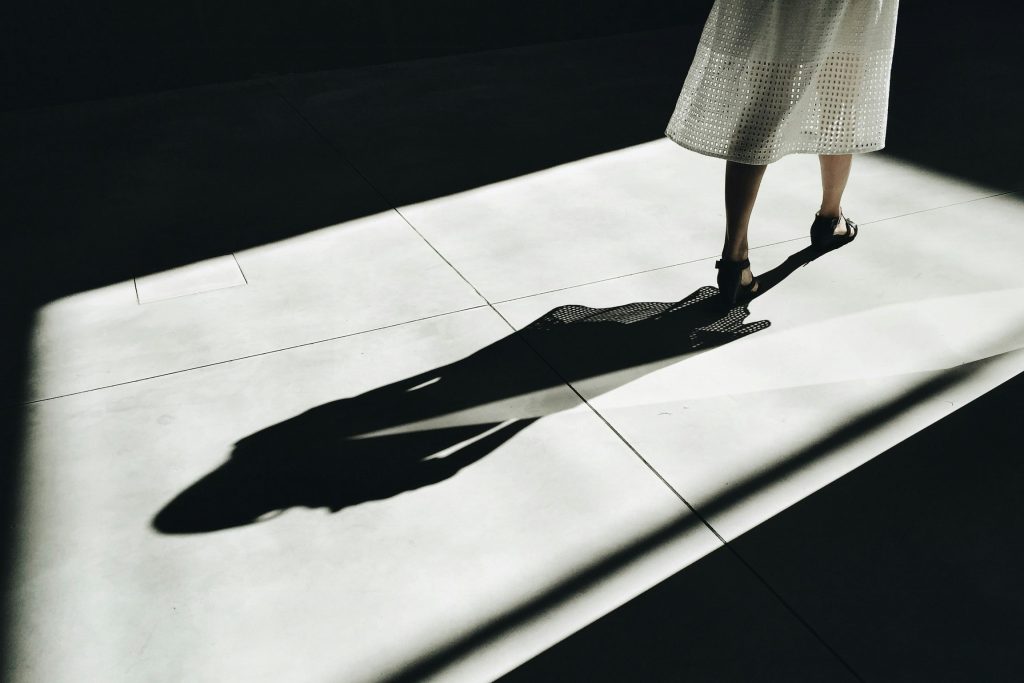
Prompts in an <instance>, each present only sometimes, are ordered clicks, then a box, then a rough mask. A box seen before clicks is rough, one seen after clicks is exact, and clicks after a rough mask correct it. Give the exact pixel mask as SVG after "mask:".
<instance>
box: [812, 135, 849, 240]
mask: <svg viewBox="0 0 1024 683" xmlns="http://www.w3.org/2000/svg"><path fill="white" fill-rule="evenodd" d="M818 161H819V162H820V163H821V208H820V209H819V210H818V214H819V215H821V216H828V217H831V218H837V217H839V216H841V215H842V208H840V206H839V203H840V201H841V200H842V198H843V190H845V189H846V181H847V180H848V179H849V177H850V166H851V165H852V164H853V155H852V154H819V155H818ZM845 232H846V225H845V224H844V223H843V221H839V224H838V225H836V234H844V233H845Z"/></svg>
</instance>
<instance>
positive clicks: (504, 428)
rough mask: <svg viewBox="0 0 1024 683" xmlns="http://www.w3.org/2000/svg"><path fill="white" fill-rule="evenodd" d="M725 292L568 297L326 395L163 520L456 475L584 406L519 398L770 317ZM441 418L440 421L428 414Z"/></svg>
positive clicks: (247, 515)
mask: <svg viewBox="0 0 1024 683" xmlns="http://www.w3.org/2000/svg"><path fill="white" fill-rule="evenodd" d="M717 295H718V290H717V289H715V288H714V287H702V288H700V289H698V290H697V291H695V292H694V293H693V294H691V295H690V296H688V297H686V298H685V299H683V300H681V301H678V302H639V303H632V304H626V305H622V306H615V307H612V308H602V309H595V308H589V307H586V306H576V305H568V306H561V307H559V308H556V309H554V310H552V311H550V312H548V313H547V314H545V315H544V316H542V317H541V318H539V319H537V320H536V321H534V322H533V323H531V324H530V325H528V326H527V327H526V328H524V329H523V330H522V331H521V332H517V333H514V334H512V335H508V336H507V337H505V338H503V339H500V340H498V341H496V342H494V343H493V344H490V345H488V346H486V347H484V348H482V349H480V350H479V351H476V352H475V353H473V354H471V355H469V356H467V357H465V358H462V359H460V360H458V361H455V362H453V363H450V364H448V365H445V366H441V367H438V368H436V369H434V370H431V371H429V372H425V373H421V374H419V375H415V376H412V377H409V378H406V379H404V380H401V381H398V382H393V383H391V384H388V385H385V386H381V387H378V388H376V389H372V390H370V391H367V392H365V393H363V394H360V395H359V396H355V397H352V398H345V399H340V400H337V401H332V402H330V403H325V404H323V405H319V406H316V407H314V408H312V409H310V410H307V411H306V412H304V413H301V414H299V415H297V416H295V417H292V418H290V419H288V420H285V421H283V422H280V423H277V424H275V425H272V426H270V427H267V428H266V429H262V430H260V431H258V432H256V433H254V434H251V435H249V436H247V437H245V438H243V439H241V440H240V441H238V442H237V443H236V444H235V447H234V449H233V451H232V453H231V456H230V458H228V460H227V461H226V462H224V463H223V464H221V465H220V466H219V467H217V468H216V469H215V470H213V471H212V472H210V473H208V474H207V475H205V476H204V477H202V478H201V479H199V480H198V481H197V482H195V483H194V484H192V485H191V486H189V487H188V488H187V489H185V490H184V491H182V492H181V493H180V494H178V495H177V496H176V497H175V498H174V499H173V500H171V501H170V502H169V503H168V504H167V505H166V506H165V507H164V508H163V509H162V510H161V511H160V512H159V513H158V514H157V515H156V517H155V518H154V519H153V522H152V524H153V527H154V528H155V529H156V530H157V531H160V532H162V533H166V534H183V533H200V532H209V531H216V530H220V529H228V528H232V527H239V526H243V525H247V524H253V523H257V522H262V521H267V520H268V519H270V518H272V517H274V516H276V515H277V514H279V513H280V512H282V511H284V510H287V509H289V508H292V507H306V508H326V509H327V510H329V511H332V512H334V511H338V510H341V509H342V508H345V507H348V506H351V505H356V504H359V503H362V502H366V501H370V500H381V499H385V498H390V497H392V496H395V495H398V494H400V493H402V492H405V491H411V490H415V489H418V488H421V487H424V486H429V485H432V484H436V483H438V482H441V481H444V480H445V479H448V478H449V477H451V476H453V475H454V474H456V473H457V472H459V471H460V470H461V469H463V468H464V467H466V466H468V465H470V464H472V463H474V462H476V461H477V460H479V459H480V458H482V457H484V456H485V455H487V454H488V453H490V452H492V451H493V450H494V449H496V448H498V447H499V446H500V445H501V444H503V443H504V442H506V441H507V440H509V439H510V438H512V437H513V436H514V435H515V434H516V433H518V432H519V431H521V430H522V429H524V428H526V427H527V426H529V425H530V424H531V423H533V422H534V421H536V420H537V419H540V418H541V417H543V416H544V415H547V414H550V413H553V412H557V411H560V410H564V409H566V408H570V407H573V406H575V405H578V399H577V398H576V397H575V395H574V394H572V393H571V392H568V391H561V390H556V391H550V392H548V393H546V394H544V397H545V398H544V399H543V400H541V401H537V400H533V401H528V400H517V399H519V398H523V397H527V395H534V396H536V392H539V391H543V390H551V389H553V388H556V387H561V386H562V385H563V384H564V382H566V381H569V382H573V381H577V380H581V379H585V378H587V377H592V376H596V375H605V374H608V373H612V372H617V373H619V374H617V375H615V377H616V380H615V381H616V382H621V383H624V382H628V381H630V380H631V379H633V378H634V377H633V375H635V376H640V375H642V374H645V373H647V372H650V371H651V370H652V369H653V366H652V363H654V362H655V361H665V362H676V361H677V360H678V359H680V358H682V357H683V356H685V355H687V354H690V353H694V352H698V351H700V350H703V349H706V348H709V347H713V346H717V345H719V344H723V343H727V342H729V341H732V340H735V339H739V338H740V337H743V336H747V335H749V334H751V333H753V332H756V331H758V330H761V329H764V328H766V327H768V325H769V323H768V321H759V322H755V323H749V324H744V322H743V321H744V319H745V318H746V317H747V316H749V314H750V313H749V311H748V310H747V309H746V308H745V307H737V308H734V309H732V310H731V311H728V312H726V313H725V314H724V315H723V312H722V309H721V307H720V305H719V303H718V300H717ZM524 341H525V342H526V343H527V344H528V345H529V347H531V348H532V351H533V352H531V350H530V348H527V347H525V346H524V345H523V342H524ZM534 352H535V353H534ZM536 354H539V355H540V356H542V357H543V358H544V359H545V360H547V361H548V363H550V364H551V366H552V367H554V368H557V374H556V372H552V371H551V369H549V367H548V366H547V365H545V364H544V363H542V362H539V360H538V358H537V355H536ZM624 370H625V371H626V372H623V371H624ZM630 371H632V373H633V375H631V374H630ZM538 406H539V407H538ZM470 409H473V410H474V413H473V415H472V416H471V417H469V418H467V417H466V412H465V411H467V410H470ZM538 413H539V414H538ZM459 414H461V416H462V417H459ZM428 419H434V422H432V423H431V425H430V426H429V427H428V428H417V427H416V426H415V423H418V422H422V421H424V420H428ZM409 425H413V426H412V427H409ZM382 432H383V433H382Z"/></svg>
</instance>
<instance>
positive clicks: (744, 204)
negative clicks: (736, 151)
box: [722, 161, 768, 284]
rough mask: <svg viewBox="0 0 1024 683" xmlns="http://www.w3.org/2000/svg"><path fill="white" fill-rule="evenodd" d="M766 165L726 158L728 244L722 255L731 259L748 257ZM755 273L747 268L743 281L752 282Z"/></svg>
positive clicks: (743, 282)
mask: <svg viewBox="0 0 1024 683" xmlns="http://www.w3.org/2000/svg"><path fill="white" fill-rule="evenodd" d="M766 168H768V167H767V166H762V165H754V164H741V163H737V162H735V161H727V162H725V245H724V246H723V247H722V258H723V259H725V260H727V261H742V260H743V259H745V258H747V227H748V226H749V223H750V213H751V211H753V210H754V200H755V199H757V190H758V188H760V187H761V178H762V177H764V171H765V169H766ZM752 277H753V276H752V275H751V274H750V269H749V268H748V269H747V270H744V271H743V277H742V279H741V280H740V282H741V283H742V284H748V283H749V282H750V281H751V279H752Z"/></svg>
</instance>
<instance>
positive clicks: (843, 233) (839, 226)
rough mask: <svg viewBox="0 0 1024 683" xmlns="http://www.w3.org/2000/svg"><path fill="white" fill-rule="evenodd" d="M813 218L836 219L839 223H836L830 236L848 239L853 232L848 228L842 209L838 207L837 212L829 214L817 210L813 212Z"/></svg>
mask: <svg viewBox="0 0 1024 683" xmlns="http://www.w3.org/2000/svg"><path fill="white" fill-rule="evenodd" d="M814 217H815V218H838V219H839V221H838V222H837V223H836V228H835V230H833V231H832V234H833V235H836V236H837V237H848V236H849V235H851V234H852V232H853V230H852V228H850V226H849V225H848V224H847V223H846V216H844V215H843V209H842V207H840V208H839V210H838V211H829V212H825V211H822V210H820V209H819V210H818V211H817V212H815V214H814ZM851 222H852V221H851Z"/></svg>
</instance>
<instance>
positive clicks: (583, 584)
mask: <svg viewBox="0 0 1024 683" xmlns="http://www.w3.org/2000/svg"><path fill="white" fill-rule="evenodd" d="M1011 353H1014V351H1006V352H1001V353H998V354H995V355H993V356H989V357H987V358H983V359H979V360H975V361H971V362H968V363H964V364H963V365H959V366H957V367H954V368H949V369H948V370H946V371H944V372H942V373H941V374H939V375H937V376H935V377H932V378H929V379H927V380H925V381H923V382H920V383H919V384H918V385H917V386H915V387H912V388H911V389H908V390H907V391H905V392H904V393H903V394H902V395H901V396H899V397H897V398H894V399H892V400H891V401H889V402H887V403H886V404H884V405H881V406H878V407H876V408H873V409H871V410H869V411H865V412H864V413H862V414H861V415H859V416H856V417H853V418H851V419H850V420H849V421H848V422H847V424H846V425H844V426H843V427H841V428H840V429H838V430H837V431H836V432H835V433H833V434H831V435H829V436H827V437H825V438H823V439H821V440H819V441H817V442H815V443H813V444H811V445H809V446H807V447H806V448H803V449H801V450H800V451H797V452H796V453H793V454H792V455H790V456H789V457H788V458H786V459H784V460H782V461H780V462H778V463H776V464H775V465H774V466H772V467H770V468H768V469H766V470H763V471H761V472H760V473H758V474H756V475H754V476H751V477H748V478H747V479H745V480H743V481H741V482H740V483H738V484H737V485H736V486H734V487H732V488H731V489H730V490H728V491H726V492H723V493H720V494H718V495H717V496H715V497H714V498H712V499H711V500H709V501H708V502H707V503H705V504H703V505H702V506H701V508H700V510H694V508H693V507H692V506H690V505H689V503H686V504H687V506H688V507H690V509H691V510H694V512H695V514H694V515H686V516H685V517H682V518H679V519H676V520H673V521H671V522H668V523H666V524H662V525H660V526H659V527H656V528H655V529H652V530H651V531H650V532H648V533H647V534H644V535H643V536H641V537H639V538H637V539H635V540H634V541H632V542H631V543H629V544H628V545H626V546H624V547H622V548H620V549H619V550H616V551H615V552H613V553H611V554H609V555H607V556H605V557H603V558H601V559H599V560H597V561H594V562H592V563H591V564H589V565H587V566H585V567H582V568H581V569H580V570H579V571H577V572H575V573H574V574H572V575H571V576H568V577H566V578H564V579H562V580H561V581H559V582H558V583H555V584H554V585H552V586H550V587H548V588H547V589H544V590H543V591H542V592H540V593H538V594H536V595H535V596H533V597H532V598H530V599H528V600H526V601H525V602H523V603H522V604H521V605H519V606H518V607H516V608H515V609H512V610H510V611H508V612H506V613H504V614H501V615H499V616H497V617H495V618H493V619H491V620H490V621H488V622H486V623H483V624H481V625H480V626H479V627H477V628H476V629H474V630H473V631H471V632H469V633H467V634H466V635H465V636H463V637H462V638H460V639H459V640H456V641H454V642H451V643H449V644H447V645H445V646H443V647H441V648H439V649H437V650H435V651H433V652H430V653H429V654H426V655H423V656H421V657H418V658H415V659H412V660H411V661H409V662H408V663H406V664H404V665H401V666H400V667H396V669H395V670H394V671H393V672H392V673H390V674H388V675H387V676H385V677H384V678H382V679H381V680H386V681H389V682H390V683H411V682H412V681H421V680H423V679H426V678H429V677H430V676H433V675H436V674H438V673H440V672H441V671H443V670H444V669H445V668H447V667H448V666H449V665H451V664H453V663H455V662H456V661H458V660H459V659H461V658H463V657H465V656H467V655H469V654H470V653H472V652H473V651H474V650H477V649H479V648H480V647H482V646H484V645H486V644H487V643H488V642H491V641H493V640H495V639H497V638H499V637H501V636H502V635H503V634H505V633H507V632H509V631H511V630H512V629H514V628H516V627H517V626H519V625H521V624H523V623H525V622H528V621H530V620H531V619H533V618H535V617H538V616H540V615H541V614H543V613H544V612H546V611H548V610H550V609H552V608H554V607H557V606H558V605H559V604H562V603H564V602H566V601H568V600H570V599H572V598H573V597H575V596H576V595H578V594H579V593H581V592H583V591H585V590H588V589H590V588H592V587H594V586H596V585H597V584H598V583H599V582H600V581H602V580H603V579H604V578H605V577H607V576H609V575H610V574H612V573H614V572H616V571H619V570H621V569H624V568H625V567H626V566H628V565H629V564H630V563H631V562H633V561H634V560H636V559H637V558H639V557H641V556H643V555H646V554H649V553H651V552H654V551H655V550H657V549H659V548H661V547H663V546H665V545H666V544H668V543H669V542H671V541H672V540H674V539H676V538H678V537H679V536H681V535H682V534H685V533H687V532H689V531H692V530H693V529H695V528H697V527H698V526H701V525H705V526H707V528H709V529H710V530H711V531H712V532H713V533H715V535H716V536H719V538H721V536H720V535H719V534H718V532H717V531H715V530H714V528H713V527H712V526H711V525H710V523H709V522H707V521H706V520H707V519H708V518H711V517H713V516H714V515H716V514H720V513H721V512H723V511H724V510H727V509H728V508H730V507H731V506H734V505H736V504H737V503H739V502H741V501H742V500H744V499H746V498H748V497H749V496H751V495H752V494H754V493H756V492H757V491H758V490H760V489H762V488H764V487H765V486H767V485H769V484H771V483H772V482H774V481H776V480H779V479H782V478H784V477H786V476H787V475H789V474H792V473H793V472H796V471H797V470H799V469H801V468H802V467H804V466H805V465H807V464H809V463H811V462H814V461H815V460H818V459H820V458H822V457H823V456H824V455H826V454H827V453H829V452H830V451H832V450H834V449H836V448H839V447H840V446H842V445H844V444H846V443H849V442H850V441H852V440H853V439H854V438H856V437H858V436H860V435H862V434H864V433H867V432H870V431H872V430H874V429H877V428H879V427H881V426H882V425H884V424H886V423H887V422H888V421H890V420H892V419H894V418H896V417H897V416H899V415H901V414H903V413H905V412H907V411H908V410H910V409H911V408H913V407H914V406H915V405H917V404H918V403H921V402H922V401H924V400H927V399H929V398H932V397H934V396H936V395H937V394H939V393H940V392H941V391H943V390H945V389H947V388H950V387H952V386H955V385H957V384H959V383H962V382H963V381H965V380H967V379H968V378H970V377H971V376H973V375H974V374H976V373H977V372H978V371H979V370H981V369H982V368H983V367H985V366H986V365H988V364H990V363H992V362H994V361H995V360H997V359H999V358H1001V357H1003V356H1006V355H1009V354H1011ZM674 492H675V491H674ZM675 493H676V495H679V493H678V492H675ZM680 499H682V500H684V502H685V499H683V498H682V496H680ZM725 545H726V546H728V545H729V542H728V541H725ZM737 557H739V556H738V555H737ZM740 560H741V561H742V563H743V564H744V565H745V566H747V568H748V569H751V570H752V571H754V570H753V568H752V567H751V566H750V565H749V564H748V563H747V562H746V561H745V560H743V559H742V558H740ZM755 573H756V572H755ZM758 579H759V580H761V581H762V582H763V579H762V578H761V577H760V576H758ZM766 585H768V584H766ZM768 587H769V589H771V586H768ZM772 593H773V594H775V595H776V597H779V599H780V600H781V597H780V596H779V595H778V593H777V592H775V591H774V590H773V589H772ZM783 604H784V606H785V607H786V609H787V610H789V611H790V612H791V613H793V614H794V615H795V616H796V617H797V618H798V619H799V620H800V621H801V623H803V624H804V625H805V626H809V625H808V624H807V622H806V621H805V620H803V619H802V618H801V617H800V615H798V614H797V613H796V612H795V611H794V610H793V609H792V608H791V607H790V606H789V605H787V604H785V603H783ZM812 634H813V635H814V636H815V637H816V638H818V639H819V640H820V639H821V638H820V636H819V635H818V634H817V633H815V632H813V631H812ZM822 642H823V645H825V646H826V647H827V648H828V649H830V650H832V651H833V652H836V651H835V649H834V648H833V647H832V646H831V645H829V644H828V643H824V641H822ZM844 663H845V662H844Z"/></svg>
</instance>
